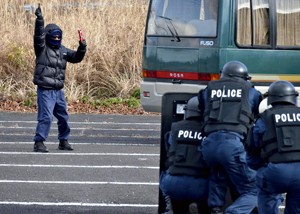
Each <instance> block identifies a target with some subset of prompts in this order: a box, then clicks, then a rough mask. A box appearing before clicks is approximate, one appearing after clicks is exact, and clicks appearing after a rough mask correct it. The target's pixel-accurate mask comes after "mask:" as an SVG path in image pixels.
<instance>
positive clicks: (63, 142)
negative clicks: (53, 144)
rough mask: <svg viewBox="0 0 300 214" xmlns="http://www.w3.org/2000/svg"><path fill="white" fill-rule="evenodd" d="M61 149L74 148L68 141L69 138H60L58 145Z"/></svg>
mask: <svg viewBox="0 0 300 214" xmlns="http://www.w3.org/2000/svg"><path fill="white" fill-rule="evenodd" d="M58 149H59V150H70V151H71V150H73V148H72V146H71V145H70V144H69V143H68V141H67V140H60V141H59V145H58Z"/></svg>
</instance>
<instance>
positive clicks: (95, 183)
mask: <svg viewBox="0 0 300 214" xmlns="http://www.w3.org/2000/svg"><path fill="white" fill-rule="evenodd" d="M0 183H28V184H82V185H105V184H109V185H145V186H158V183H157V182H111V181H37V180H36V181H33V180H0Z"/></svg>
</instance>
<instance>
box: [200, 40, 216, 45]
mask: <svg viewBox="0 0 300 214" xmlns="http://www.w3.org/2000/svg"><path fill="white" fill-rule="evenodd" d="M200 45H204V46H213V45H214V41H200Z"/></svg>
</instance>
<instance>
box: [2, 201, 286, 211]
mask: <svg viewBox="0 0 300 214" xmlns="http://www.w3.org/2000/svg"><path fill="white" fill-rule="evenodd" d="M0 205H25V206H34V205H38V206H84V207H141V208H142V207H154V208H156V207H158V204H115V203H111V204H109V203H79V202H59V203H57V202H56V203H54V202H21V201H0ZM284 208H285V206H279V209H284Z"/></svg>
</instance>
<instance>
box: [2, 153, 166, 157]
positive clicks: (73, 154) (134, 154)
mask: <svg viewBox="0 0 300 214" xmlns="http://www.w3.org/2000/svg"><path fill="white" fill-rule="evenodd" d="M0 155H43V156H44V155H50V156H56V155H57V156H156V157H159V156H160V155H159V154H144V153H104V152H99V153H97V152H92V153H73V152H72V153H69V152H63V153H41V152H0Z"/></svg>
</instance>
